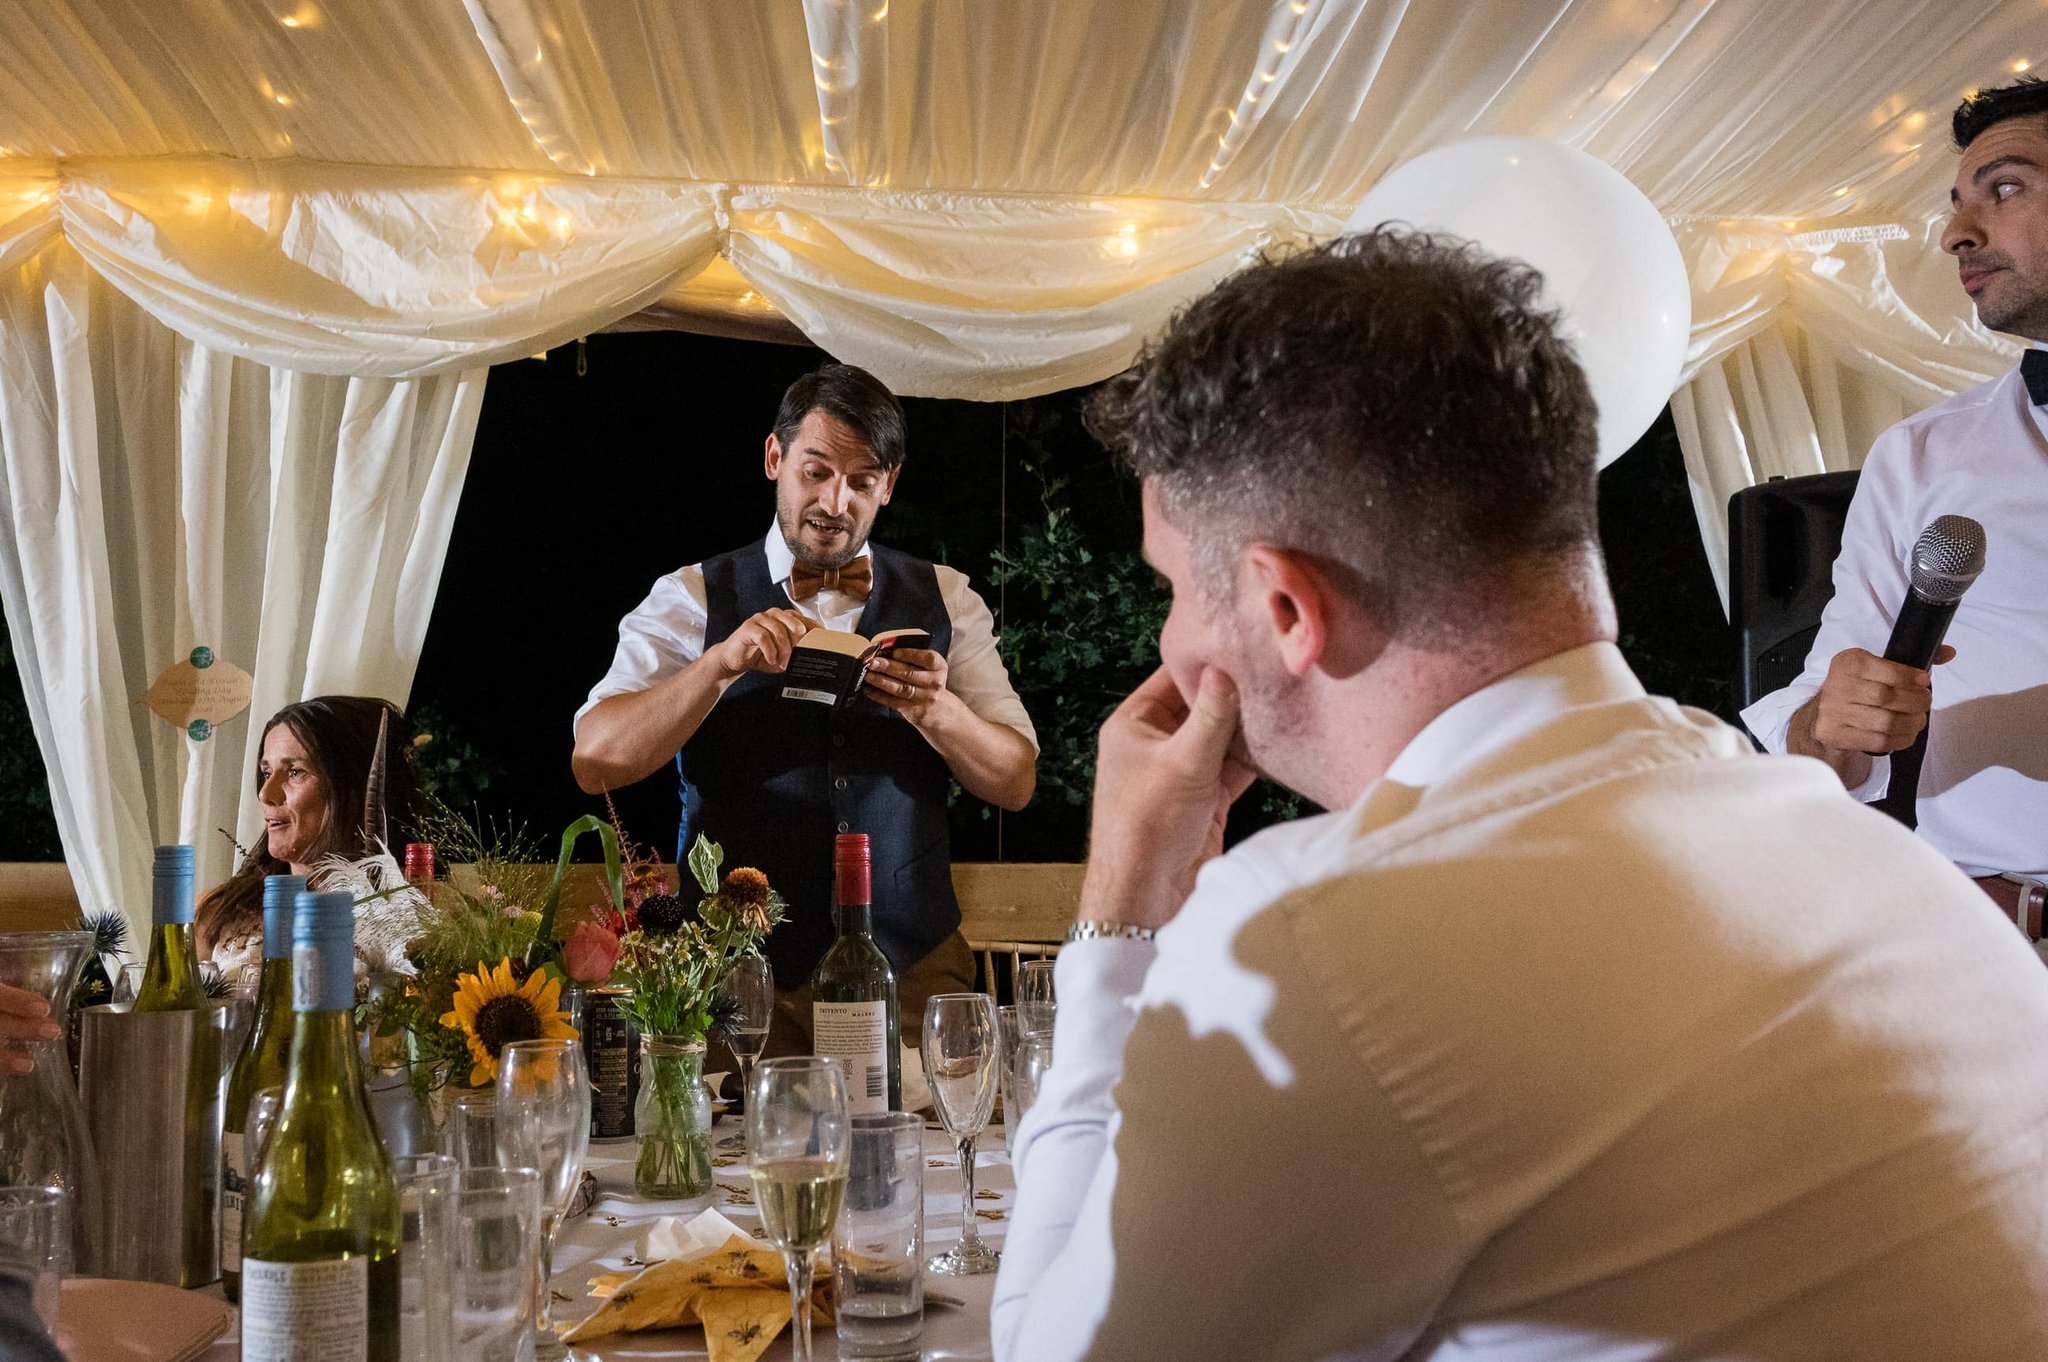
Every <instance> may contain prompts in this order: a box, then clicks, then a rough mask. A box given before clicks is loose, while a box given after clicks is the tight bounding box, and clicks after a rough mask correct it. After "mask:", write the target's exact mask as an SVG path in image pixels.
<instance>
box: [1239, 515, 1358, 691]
mask: <svg viewBox="0 0 2048 1362" xmlns="http://www.w3.org/2000/svg"><path fill="white" fill-rule="evenodd" d="M1238 571H1239V574H1240V582H1241V585H1240V587H1239V590H1240V592H1241V594H1242V595H1243V597H1244V599H1245V600H1246V601H1247V603H1248V605H1249V617H1250V618H1249V622H1250V623H1251V626H1252V627H1253V628H1264V629H1266V630H1268V631H1269V636H1268V641H1269V643H1270V644H1271V646H1272V648H1273V651H1274V653H1275V654H1276V655H1277V656H1278V657H1279V659H1280V664H1281V665H1282V666H1283V667H1285V668H1286V669H1287V673H1288V675H1290V676H1297V677H1299V676H1306V675H1308V673H1309V672H1310V671H1311V670H1312V669H1313V668H1314V667H1316V666H1317V664H1319V663H1320V662H1321V661H1322V660H1323V657H1324V655H1325V654H1326V653H1327V652H1328V651H1329V649H1330V645H1331V637H1330V635H1331V630H1332V629H1333V628H1334V627H1335V625H1336V622H1337V621H1336V612H1337V605H1338V602H1337V600H1336V596H1335V593H1334V591H1333V590H1332V586H1331V583H1330V581H1329V579H1328V577H1327V576H1326V575H1325V574H1324V573H1323V571H1322V568H1321V565H1320V564H1319V563H1318V562H1317V561H1316V560H1315V559H1314V558H1312V557H1310V556H1309V555H1307V554H1304V553H1298V552H1296V551H1295V550H1293V549H1282V548H1275V547H1273V546H1272V545H1270V544H1253V545H1251V546H1250V547H1248V548H1247V549H1245V551H1244V561H1243V563H1242V564H1241V565H1240V567H1239V569H1238Z"/></svg>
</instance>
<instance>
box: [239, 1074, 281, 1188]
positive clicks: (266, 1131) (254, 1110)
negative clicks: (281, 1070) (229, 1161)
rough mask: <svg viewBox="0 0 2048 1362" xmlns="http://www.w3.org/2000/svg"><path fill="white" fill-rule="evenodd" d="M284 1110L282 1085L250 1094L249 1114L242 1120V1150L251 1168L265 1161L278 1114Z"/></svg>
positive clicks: (260, 1089)
mask: <svg viewBox="0 0 2048 1362" xmlns="http://www.w3.org/2000/svg"><path fill="white" fill-rule="evenodd" d="M283 1110H284V1089H283V1088H282V1087H271V1088H258V1089H256V1091H255V1092H252V1093H250V1094H249V1114H248V1115H247V1116H246V1117H244V1118H243V1120H242V1151H243V1157H244V1158H246V1159H248V1161H249V1166H250V1167H251V1168H254V1167H255V1166H256V1165H257V1164H258V1163H261V1162H262V1161H263V1150H264V1148H265V1146H267V1145H268V1144H269V1143H270V1132H271V1131H272V1130H274V1129H275V1128H276V1127H277V1114H278V1113H279V1112H280V1111H283Z"/></svg>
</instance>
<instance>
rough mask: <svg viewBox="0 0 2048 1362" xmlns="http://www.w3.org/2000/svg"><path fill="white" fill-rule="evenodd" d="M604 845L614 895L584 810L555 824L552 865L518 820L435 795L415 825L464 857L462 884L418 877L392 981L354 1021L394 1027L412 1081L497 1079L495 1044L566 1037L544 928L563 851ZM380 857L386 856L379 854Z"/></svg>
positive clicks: (601, 825)
mask: <svg viewBox="0 0 2048 1362" xmlns="http://www.w3.org/2000/svg"><path fill="white" fill-rule="evenodd" d="M593 832H594V833H596V834H597V835H598V837H599V839H600V840H601V841H602V842H603V844H604V848H605V870H606V881H607V885H608V887H609V888H610V889H611V891H612V894H613V897H614V900H615V902H617V903H619V904H620V905H621V906H623V903H624V898H623V894H622V886H621V873H620V865H619V842H618V836H617V834H616V832H615V831H614V830H613V828H612V827H611V825H610V824H608V823H606V822H604V821H603V820H602V819H599V818H596V817H594V816H586V817H583V818H580V819H578V820H576V822H574V823H571V824H570V825H569V827H568V828H567V829H566V830H565V831H564V832H563V834H562V845H561V853H560V856H559V857H558V858H557V860H556V863H555V868H554V873H553V875H552V877H550V875H549V874H548V872H547V870H546V869H545V867H544V865H536V864H535V862H536V861H538V860H539V856H538V854H537V850H536V848H535V847H534V846H533V845H532V844H531V843H529V842H528V841H527V839H526V836H525V834H524V831H523V830H509V831H508V830H503V829H499V828H498V827H496V826H495V825H493V826H492V827H490V828H488V829H486V830H479V829H478V828H476V827H475V826H474V825H473V824H471V823H470V822H469V821H468V820H467V819H464V818H463V817H462V816H461V815H459V814H456V813H454V812H453V811H452V810H450V809H448V808H446V807H445V806H436V807H434V808H432V809H431V810H430V811H429V813H428V815H427V816H426V817H425V818H423V819H422V820H421V825H420V833H421V835H422V836H423V837H424V838H425V839H427V840H430V841H432V842H434V843H435V845H436V846H437V847H438V848H439V850H440V852H441V853H442V855H443V856H444V857H446V858H447V859H448V860H449V861H451V862H460V863H467V864H468V865H469V867H470V870H471V873H472V874H473V875H474V876H475V879H474V885H475V887H474V888H471V887H468V886H467V885H466V884H459V883H457V882H455V881H453V880H437V881H435V882H434V883H433V884H431V885H425V886H420V887H419V888H420V889H421V890H423V891H424V892H423V893H421V894H419V895H418V896H417V902H416V905H415V907H414V909H413V921H412V924H411V931H410V934H409V938H408V939H407V940H406V942H405V943H404V947H403V956H404V963H405V966H406V967H407V968H406V969H405V970H404V971H402V972H405V973H407V974H409V975H410V978H409V979H408V980H407V981H406V984H405V986H404V987H403V988H400V989H392V990H385V991H382V992H373V994H372V997H371V998H370V1000H369V1001H368V1002H366V1003H364V1004H363V1005H362V1006H361V1008H359V1009H358V1021H359V1022H360V1023H361V1024H362V1025H363V1026H365V1027H366V1028H367V1029H369V1030H370V1031H371V1032H372V1034H373V1035H375V1036H377V1037H380V1038H383V1039H385V1040H387V1041H389V1040H396V1039H400V1038H402V1041H403V1047H404V1054H405V1062H406V1064H407V1067H408V1068H409V1070H410V1074H411V1079H412V1084H413V1088H414V1090H415V1091H416V1092H417V1093H419V1094H420V1096H421V1097H422V1098H425V1097H426V1096H427V1095H428V1094H430V1093H431V1092H433V1091H434V1090H436V1089H439V1088H442V1087H445V1086H447V1085H448V1084H450V1083H454V1084H457V1085H464V1084H467V1085H470V1086H478V1087H480V1086H483V1085H485V1084H489V1083H493V1082H495V1081H497V1076H498V1055H499V1053H500V1052H501V1051H502V1050H503V1049H504V1047H505V1046H507V1045H509V1044H511V1043H512V1042H513V1041H516V1040H538V1039H549V1038H556V1037H563V1038H566V1037H573V1036H574V1035H575V1034H576V1031H575V1028H574V1027H572V1026H571V1025H570V1024H569V1016H568V1014H567V1013H566V1012H565V1011H563V1010H562V1006H561V1003H562V996H561V995H562V986H563V980H564V977H565V976H564V971H563V965H562V960H561V958H560V951H559V947H558V946H557V944H556V943H555V941H554V939H553V927H554V920H555V911H556V907H557V905H558V904H559V902H560V900H561V892H562V878H563V875H564V874H565V873H566V872H567V870H568V866H569V857H570V854H571V853H572V852H573V851H574V849H575V845H576V843H577V841H578V840H580V839H581V838H582V837H583V836H584V835H585V834H586V833H593ZM386 859H388V857H387V858H386Z"/></svg>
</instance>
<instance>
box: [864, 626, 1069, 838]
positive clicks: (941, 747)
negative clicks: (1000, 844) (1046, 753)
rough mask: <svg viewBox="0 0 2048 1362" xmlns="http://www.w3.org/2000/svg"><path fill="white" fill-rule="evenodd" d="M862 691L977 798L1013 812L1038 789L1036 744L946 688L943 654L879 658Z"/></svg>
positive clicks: (923, 651) (914, 651) (911, 651)
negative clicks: (905, 724)
mask: <svg viewBox="0 0 2048 1362" xmlns="http://www.w3.org/2000/svg"><path fill="white" fill-rule="evenodd" d="M864 692H865V694H866V695H867V696H868V698H869V699H871V700H873V701H875V702H876V703H877V704H880V705H883V706H885V707H887V708H889V709H893V710H895V711H896V712H897V713H898V714H901V715H902V716H903V717H904V718H906V719H908V720H909V721H910V722H911V724H912V725H913V726H914V727H915V728H916V729H917V731H918V732H919V733H922V734H923V735H924V739H925V741H926V742H928V743H930V744H931V745H932V750H933V751H935V752H937V753H938V754H939V756H940V757H942V758H943V759H944V760H945V763H946V766H947V768H948V769H949V770H951V771H952V773H953V779H955V780H957V781H959V782H960V785H961V788H962V789H964V790H966V791H967V793H969V794H971V795H973V796H974V797H975V798H976V799H984V800H987V801H988V802H989V803H991V804H994V805H995V806H996V807H997V808H1001V809H1008V810H1009V811H1010V812H1012V813H1015V812H1016V811H1017V810H1019V809H1021V808H1023V807H1024V806H1025V805H1026V804H1028V803H1030V802H1031V793H1032V791H1033V790H1035V789H1037V788H1038V749H1037V748H1035V747H1033V746H1032V745H1031V740H1030V739H1029V738H1026V737H1025V736H1024V735H1023V734H1022V733H1019V732H1018V731H1017V730H1016V729H1014V728H1011V727H1010V726H1009V725H1008V724H999V723H995V722H993V721H992V720H988V719H984V718H982V717H981V716H980V715H979V714H976V713H975V712H974V711H973V710H971V709H969V708H968V707H967V702H966V701H965V700H962V699H961V698H960V697H959V696H957V695H955V694H954V693H953V692H952V691H950V690H947V689H946V659H945V657H944V656H943V655H942V654H939V653H936V652H933V651H931V650H930V649H928V648H902V649H899V650H897V652H896V653H895V654H894V655H893V656H891V657H888V658H878V659H876V661H875V662H874V663H873V664H872V665H871V666H870V668H869V670H868V676H867V681H866V683H865V686H864Z"/></svg>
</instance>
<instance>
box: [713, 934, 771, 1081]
mask: <svg viewBox="0 0 2048 1362" xmlns="http://www.w3.org/2000/svg"><path fill="white" fill-rule="evenodd" d="M725 991H726V993H727V995H728V996H730V997H731V998H732V1001H733V1020H732V1029H731V1030H730V1031H729V1032H728V1033H727V1035H726V1040H725V1043H726V1047H727V1048H728V1049H730V1050H731V1051H732V1057H733V1058H734V1059H736V1060H738V1061H739V1063H740V1091H741V1092H742V1093H745V1092H748V1091H750V1089H749V1087H748V1083H749V1081H750V1080H751V1079H752V1076H753V1072H754V1062H755V1061H756V1060H758V1059H760V1058H761V1051H762V1049H763V1048H764V1047H765V1046H766V1045H767V1044H768V1027H769V1024H770V1023H771V1022H773V1021H774V1019H775V976H774V974H773V973H771V972H770V971H769V968H768V962H767V961H766V960H764V959H762V958H761V957H760V956H758V955H743V956H741V957H740V958H739V959H737V960H735V961H733V962H732V970H731V972H730V973H728V974H727V975H726V976H725Z"/></svg>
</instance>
